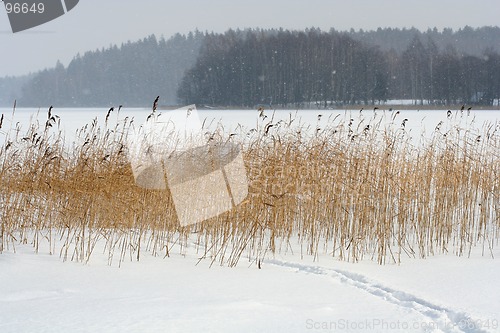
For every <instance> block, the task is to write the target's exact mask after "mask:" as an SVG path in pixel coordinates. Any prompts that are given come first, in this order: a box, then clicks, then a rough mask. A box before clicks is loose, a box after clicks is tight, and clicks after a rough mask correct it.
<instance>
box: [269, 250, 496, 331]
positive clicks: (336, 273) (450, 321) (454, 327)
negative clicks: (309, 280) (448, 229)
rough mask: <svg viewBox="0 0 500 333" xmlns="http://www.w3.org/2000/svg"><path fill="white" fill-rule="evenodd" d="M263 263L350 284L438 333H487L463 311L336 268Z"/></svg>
mask: <svg viewBox="0 0 500 333" xmlns="http://www.w3.org/2000/svg"><path fill="white" fill-rule="evenodd" d="M265 263H267V264H272V265H275V266H281V267H287V268H292V269H296V270H297V271H300V272H306V273H310V274H316V275H326V276H330V277H331V278H333V279H335V280H337V281H340V282H341V283H343V284H345V285H349V286H351V287H354V288H356V289H358V290H361V291H364V292H367V293H369V294H371V295H373V296H375V297H377V298H379V299H382V300H384V301H386V302H389V303H392V304H395V305H397V306H400V307H403V308H407V309H410V310H411V311H414V312H417V313H419V314H421V315H422V316H424V317H425V318H428V319H429V321H430V322H435V323H439V324H440V325H439V328H440V330H439V331H438V332H445V333H487V332H489V331H485V330H483V329H482V328H481V327H478V326H479V325H478V323H480V321H477V320H474V319H473V318H471V316H470V315H468V314H467V313H464V312H459V311H455V310H453V309H450V308H446V307H444V306H440V305H437V304H433V303H431V302H429V301H426V300H425V299H422V298H419V297H417V296H414V295H412V294H409V293H406V292H404V291H400V290H396V289H392V288H389V287H387V286H384V285H382V284H380V283H377V282H375V281H372V280H370V279H368V278H367V277H365V276H363V275H361V274H357V273H352V272H347V271H343V270H339V269H333V268H325V267H319V266H312V265H306V264H299V263H291V262H286V261H281V260H277V259H271V260H266V261H265Z"/></svg>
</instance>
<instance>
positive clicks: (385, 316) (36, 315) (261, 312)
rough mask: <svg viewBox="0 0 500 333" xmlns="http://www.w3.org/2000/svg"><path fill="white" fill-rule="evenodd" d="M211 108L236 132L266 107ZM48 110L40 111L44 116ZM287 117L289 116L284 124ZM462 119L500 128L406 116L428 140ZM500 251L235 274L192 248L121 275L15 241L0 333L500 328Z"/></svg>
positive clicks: (444, 117) (76, 113) (436, 116)
mask: <svg viewBox="0 0 500 333" xmlns="http://www.w3.org/2000/svg"><path fill="white" fill-rule="evenodd" d="M0 111H1V112H2V113H5V114H6V122H5V123H4V124H9V122H12V123H13V124H14V125H15V122H17V121H19V122H21V124H23V126H24V127H23V128H27V122H28V120H29V115H30V114H32V112H33V110H31V111H30V110H24V111H23V110H20V111H19V112H17V114H16V115H15V117H14V119H10V118H9V117H10V114H9V113H8V112H9V110H0ZM106 111H107V110H102V109H93V110H54V112H55V113H56V114H59V115H60V116H61V118H62V123H65V124H66V126H67V128H68V131H69V132H72V131H74V129H76V128H78V127H81V126H83V125H84V124H85V123H86V122H89V121H90V120H91V119H92V118H93V117H94V116H98V117H100V118H99V119H100V120H101V121H102V120H103V119H104V117H105V115H106ZM203 112H206V116H207V117H209V116H210V117H213V118H214V119H216V120H218V119H223V120H224V121H225V124H226V125H225V126H226V127H227V128H230V127H231V126H236V125H237V124H238V123H244V124H246V126H248V127H251V126H253V124H255V123H256V122H257V121H259V119H258V112H257V111H223V112H216V113H213V112H212V111H203ZM203 112H202V113H203ZM210 112H212V113H210ZM234 112H239V113H238V115H237V116H235V114H234ZM372 112H373V111H372ZM372 112H366V111H363V113H362V115H361V114H360V113H359V111H353V112H352V113H349V112H348V113H347V117H348V118H347V119H349V118H350V117H351V114H353V115H354V114H355V115H356V116H357V117H366V118H367V119H368V118H370V117H371V116H372V115H373V113H372ZM379 112H380V111H379ZM45 113H46V110H40V117H42V118H41V119H43V117H45ZM148 113H149V111H148V110H122V114H121V116H120V117H121V118H122V119H123V118H124V117H125V116H135V117H136V118H137V119H138V122H140V123H142V122H143V120H144V119H145V117H146V116H147V114H148ZM319 113H321V114H323V117H322V119H321V120H318V117H317V116H318V114H319ZM327 113H330V114H331V115H332V117H335V115H336V114H341V115H342V114H344V115H345V114H346V111H324V112H323V111H322V112H318V111H315V112H314V113H312V112H309V113H307V112H305V111H302V112H300V113H299V114H300V115H301V116H302V117H304V122H309V123H311V124H312V126H316V125H317V122H321V121H325V120H324V119H325V118H327V117H330V115H329V114H327ZM267 114H268V115H269V117H271V115H270V114H269V113H267ZM288 114H289V113H286V112H283V111H282V112H281V117H282V118H284V119H286V118H287V117H288ZM393 116H394V114H390V115H389V116H388V117H387V118H388V119H392V118H393ZM462 116H463V117H466V118H465V119H468V120H467V122H470V121H472V119H475V120H474V122H475V123H476V125H477V128H479V129H480V128H482V126H483V123H484V122H489V123H490V124H494V126H498V121H499V120H500V112H499V111H477V112H472V113H471V115H470V116H469V115H462V114H461V113H459V112H456V111H454V112H453V115H452V117H449V116H448V114H447V113H446V111H420V112H417V111H401V114H399V115H398V118H397V119H399V122H398V123H397V127H400V126H401V125H400V123H401V121H402V120H403V119H409V120H408V121H407V127H406V129H407V130H413V131H414V133H415V135H417V136H419V135H420V134H419V133H420V132H421V131H424V130H426V131H427V132H428V133H432V132H433V131H434V130H435V127H436V125H437V124H438V123H439V122H440V121H443V122H447V121H451V120H450V118H454V119H459V118H460V117H462ZM356 119H358V118H356ZM276 120H277V119H276ZM9 125H10V124H9ZM14 127H15V126H14ZM6 128H8V127H4V128H3V129H2V130H3V131H7V130H6ZM442 130H445V129H442ZM2 134H5V132H3V133H2ZM1 136H2V135H0V137H1ZM495 246H496V247H494V248H493V252H490V251H489V250H488V251H485V254H484V255H482V250H483V249H482V248H475V249H473V251H472V253H471V256H470V257H457V256H455V255H453V254H451V253H450V254H448V255H437V256H434V257H428V258H427V259H413V258H406V259H405V260H403V261H402V263H401V264H400V265H392V264H387V265H383V266H380V265H378V264H377V263H375V262H371V261H362V262H360V263H356V264H352V263H346V262H341V261H338V260H337V259H335V258H331V257H329V256H327V255H323V256H319V258H316V260H313V258H312V257H304V258H301V257H300V255H299V254H298V253H299V252H300V251H296V252H295V253H296V254H295V255H293V254H291V251H289V252H288V254H286V255H285V254H277V255H276V256H271V255H268V257H267V258H266V259H265V260H264V261H263V263H262V265H261V269H258V267H257V265H255V263H250V262H248V261H245V260H244V259H242V260H241V261H240V263H239V264H238V266H237V267H234V268H228V267H220V266H217V265H213V266H211V267H209V266H210V261H209V260H202V261H201V262H199V263H198V259H199V258H198V256H199V255H197V254H196V253H191V252H189V251H187V253H186V254H184V253H183V254H182V255H181V254H176V253H175V252H172V254H171V256H170V257H168V258H161V257H153V256H151V255H150V254H149V255H148V254H144V255H143V256H142V257H141V260H140V261H139V262H137V261H125V262H124V263H122V264H121V267H118V265H117V264H115V263H114V264H113V265H111V266H109V265H108V257H107V255H106V254H101V253H99V252H95V253H94V254H93V255H92V256H91V260H90V262H89V263H86V264H83V263H78V262H71V261H67V262H63V260H62V259H61V258H60V257H59V255H58V254H54V255H50V254H49V251H48V250H47V249H42V250H41V251H40V252H39V253H37V254H35V253H34V250H33V247H32V246H31V245H29V244H26V245H21V244H17V245H16V248H15V250H14V249H13V248H12V247H10V248H9V249H5V250H4V252H3V253H2V254H0V333H10V332H16V333H18V332H56V333H57V332H500V323H499V322H500V302H499V297H500V287H499V284H498V276H500V262H499V261H498V258H499V257H500V250H499V247H498V244H495ZM177 253H179V252H177ZM492 257H494V258H497V259H493V258H492Z"/></svg>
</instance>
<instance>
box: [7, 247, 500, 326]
mask: <svg viewBox="0 0 500 333" xmlns="http://www.w3.org/2000/svg"><path fill="white" fill-rule="evenodd" d="M498 254H500V253H498V252H496V253H495V255H496V256H498ZM197 263H198V257H197V256H196V254H195V253H191V254H189V253H188V254H186V255H180V254H173V255H172V256H171V257H168V258H161V257H153V256H151V255H144V256H143V257H142V258H141V260H140V261H135V260H133V261H132V260H131V261H126V262H125V263H122V265H121V267H117V265H111V266H109V265H107V257H106V256H105V255H104V254H98V253H96V254H94V255H93V257H92V258H91V260H90V262H89V263H87V264H82V263H76V262H70V261H68V262H63V261H62V260H61V259H60V258H59V256H58V255H49V254H48V252H44V251H41V252H40V253H38V254H35V253H34V252H33V249H32V247H31V246H30V245H29V244H28V245H18V246H17V247H16V252H15V253H14V251H12V250H11V251H6V252H4V253H3V254H2V255H0V281H2V283H1V284H0V331H1V332H4V333H8V332H306V331H311V332H328V331H340V332H348V331H373V332H381V331H408V332H498V331H499V330H500V328H499V326H498V325H499V324H498V320H500V318H499V315H498V314H499V313H500V302H498V294H499V293H498V291H499V287H498V282H497V277H498V275H499V274H500V264H499V263H498V262H497V261H496V260H495V259H492V258H491V256H481V255H480V254H478V253H475V254H474V255H473V256H471V257H470V258H464V257H457V256H454V255H440V256H435V257H429V258H428V259H407V260H405V261H404V262H403V263H402V264H401V265H384V266H380V265H377V264H375V263H373V262H371V261H363V262H360V263H357V264H352V263H346V262H340V261H338V260H336V259H334V258H331V257H328V256H323V257H320V258H319V261H316V262H314V261H313V259H312V258H311V257H305V258H303V259H300V256H298V255H291V254H289V255H276V257H271V256H269V257H268V258H267V259H265V260H264V262H263V263H262V269H258V268H257V266H256V265H255V264H251V263H248V262H247V261H245V260H242V262H241V263H240V264H239V265H238V266H237V267H235V268H228V267H220V266H217V265H214V266H212V267H210V262H209V261H201V262H200V263H198V264H197Z"/></svg>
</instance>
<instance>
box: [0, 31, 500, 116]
mask: <svg viewBox="0 0 500 333" xmlns="http://www.w3.org/2000/svg"><path fill="white" fill-rule="evenodd" d="M499 53H500V28H498V27H483V28H478V29H473V28H470V27H465V28H463V29H460V30H457V31H453V30H451V29H444V30H442V31H438V30H437V29H429V30H427V31H425V32H421V31H418V30H416V29H390V28H386V29H378V30H376V31H362V30H359V31H354V30H351V31H347V32H339V31H336V30H333V29H332V30H330V31H329V32H325V31H321V30H319V29H314V28H311V29H307V30H305V31H289V30H283V29H271V30H261V29H252V30H236V31H235V30H229V31H227V32H225V33H223V34H216V33H202V32H193V33H190V34H188V35H180V34H177V35H175V36H173V37H171V38H169V39H168V40H166V39H164V38H160V39H157V38H156V37H155V36H154V35H152V36H149V37H147V38H144V39H142V40H139V41H137V42H128V43H125V44H122V45H121V46H112V47H109V48H106V49H101V50H95V51H89V52H86V53H85V54H83V55H77V56H75V58H74V59H73V60H72V61H71V62H70V64H69V65H68V66H67V67H65V66H63V65H62V64H61V63H59V62H58V63H57V64H56V66H55V67H54V68H50V69H45V70H43V71H40V72H38V73H34V74H30V75H29V76H23V77H5V78H0V105H3V106H6V105H12V103H13V101H14V100H17V102H18V105H20V106H35V107H38V106H47V105H57V106H60V107H65V106H66V107H67V106H96V107H97V106H111V105H125V106H129V107H132V106H140V107H143V106H148V105H150V104H151V101H152V100H153V99H154V98H155V97H156V96H158V95H159V96H161V100H160V103H161V104H163V105H176V104H191V103H196V104H200V105H211V106H234V107H255V106H256V105H259V104H265V105H271V106H283V107H287V106H288V107H291V106H293V107H303V106H310V105H316V106H318V107H328V106H331V105H336V106H341V105H347V104H372V103H378V102H384V101H387V100H402V99H410V100H414V101H415V103H419V104H423V103H430V104H437V105H439V104H468V105H474V104H483V105H491V104H492V103H493V101H494V100H497V99H499V98H500V54H499Z"/></svg>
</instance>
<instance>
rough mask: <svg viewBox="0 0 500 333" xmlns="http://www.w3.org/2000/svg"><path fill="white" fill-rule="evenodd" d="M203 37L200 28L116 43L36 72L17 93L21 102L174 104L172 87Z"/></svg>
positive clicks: (195, 53) (96, 104)
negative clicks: (166, 36) (154, 99)
mask: <svg viewBox="0 0 500 333" xmlns="http://www.w3.org/2000/svg"><path fill="white" fill-rule="evenodd" d="M202 40H203V34H202V33H200V32H195V33H190V34H188V35H180V34H177V35H175V36H173V37H171V38H169V39H168V40H166V39H164V38H160V39H157V38H156V37H155V36H154V35H151V36H148V37H146V38H144V39H141V40H139V41H137V42H130V41H129V42H127V43H124V44H122V45H121V46H120V47H118V46H116V45H113V46H111V47H109V48H106V49H104V48H103V49H100V50H95V51H88V52H86V53H85V54H83V55H77V56H76V57H75V58H74V59H73V60H72V61H71V62H70V63H69V65H68V66H67V67H66V68H65V67H64V66H63V65H62V64H61V63H60V62H58V63H57V64H56V66H55V67H54V68H50V69H45V70H43V71H40V72H39V73H37V74H36V75H34V76H33V77H32V78H31V79H30V80H29V81H28V82H26V83H25V84H24V85H23V86H22V88H21V89H20V90H19V91H18V96H17V98H18V102H19V104H20V105H24V106H41V105H58V106H66V107H68V106H69V107H71V106H91V107H99V106H108V105H127V106H145V105H149V104H150V103H151V96H153V95H155V96H157V95H161V96H162V101H163V102H164V103H169V104H176V102H177V96H176V90H177V87H178V85H179V82H180V81H181V80H182V78H183V75H184V72H185V70H186V69H188V68H190V67H192V65H193V64H194V62H195V61H196V59H197V57H198V53H199V49H200V47H201V44H202Z"/></svg>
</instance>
